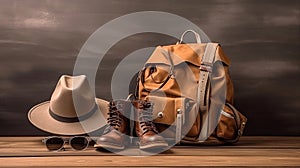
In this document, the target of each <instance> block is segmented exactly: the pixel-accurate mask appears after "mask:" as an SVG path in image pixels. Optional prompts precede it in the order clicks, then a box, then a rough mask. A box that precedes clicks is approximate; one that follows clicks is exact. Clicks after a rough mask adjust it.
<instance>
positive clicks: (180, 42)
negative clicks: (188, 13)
mask: <svg viewBox="0 0 300 168" xmlns="http://www.w3.org/2000/svg"><path fill="white" fill-rule="evenodd" d="M188 32H192V33H193V34H194V35H195V38H196V41H197V43H198V44H200V43H201V38H200V35H199V34H198V33H197V32H196V31H194V30H191V29H189V30H186V31H185V32H183V33H182V35H181V37H180V41H179V42H177V44H182V42H183V38H184V36H185V35H186V34H187V33H188Z"/></svg>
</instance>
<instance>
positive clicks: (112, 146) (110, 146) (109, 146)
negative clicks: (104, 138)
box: [94, 143, 125, 150]
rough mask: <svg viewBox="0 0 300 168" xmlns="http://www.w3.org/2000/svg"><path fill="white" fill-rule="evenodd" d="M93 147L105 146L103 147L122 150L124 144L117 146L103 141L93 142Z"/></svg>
mask: <svg viewBox="0 0 300 168" xmlns="http://www.w3.org/2000/svg"><path fill="white" fill-rule="evenodd" d="M94 147H95V148H105V149H115V150H122V149H124V148H125V146H118V145H115V144H110V143H105V144H95V145H94Z"/></svg>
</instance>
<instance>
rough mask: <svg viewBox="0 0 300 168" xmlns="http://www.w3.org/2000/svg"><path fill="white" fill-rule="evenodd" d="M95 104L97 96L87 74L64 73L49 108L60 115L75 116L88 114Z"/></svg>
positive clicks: (65, 116)
mask: <svg viewBox="0 0 300 168" xmlns="http://www.w3.org/2000/svg"><path fill="white" fill-rule="evenodd" d="M95 105H96V104H95V96H94V94H93V93H92V91H91V88H90V85H89V83H88V80H87V78H86V76H85V75H79V76H68V75H63V76H61V77H60V79H59V81H58V83H57V85H56V88H55V89H54V92H53V94H52V96H51V99H50V105H49V110H51V112H52V113H54V114H55V115H57V116H60V117H64V118H75V117H81V116H84V115H86V114H88V113H89V112H90V111H91V110H92V109H93V108H94V107H95Z"/></svg>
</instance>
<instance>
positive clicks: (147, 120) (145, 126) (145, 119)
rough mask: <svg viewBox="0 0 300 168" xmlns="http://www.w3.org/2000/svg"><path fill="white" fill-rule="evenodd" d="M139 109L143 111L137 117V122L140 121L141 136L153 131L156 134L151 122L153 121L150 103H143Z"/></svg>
mask: <svg viewBox="0 0 300 168" xmlns="http://www.w3.org/2000/svg"><path fill="white" fill-rule="evenodd" d="M141 108H142V109H143V111H142V112H141V113H140V115H139V121H140V126H141V128H142V130H143V134H145V133H147V132H149V131H153V132H155V133H158V131H157V129H156V126H155V124H154V123H153V122H152V120H153V113H152V110H153V106H152V104H151V103H148V102H146V103H144V104H142V106H141Z"/></svg>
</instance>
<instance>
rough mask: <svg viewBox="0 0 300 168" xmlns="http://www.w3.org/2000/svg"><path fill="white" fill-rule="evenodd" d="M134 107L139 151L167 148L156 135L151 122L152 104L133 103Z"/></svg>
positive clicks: (162, 139)
mask: <svg viewBox="0 0 300 168" xmlns="http://www.w3.org/2000/svg"><path fill="white" fill-rule="evenodd" d="M133 105H134V107H135V110H134V112H135V132H136V135H137V136H138V138H139V145H140V149H153V148H155V149H159V148H164V147H167V146H168V143H167V142H166V141H165V140H164V138H163V137H162V136H160V135H158V133H159V132H158V131H157V129H156V126H155V124H154V123H153V122H152V120H153V116H152V115H153V114H152V110H153V104H152V103H150V102H148V101H143V100H136V101H133Z"/></svg>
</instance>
